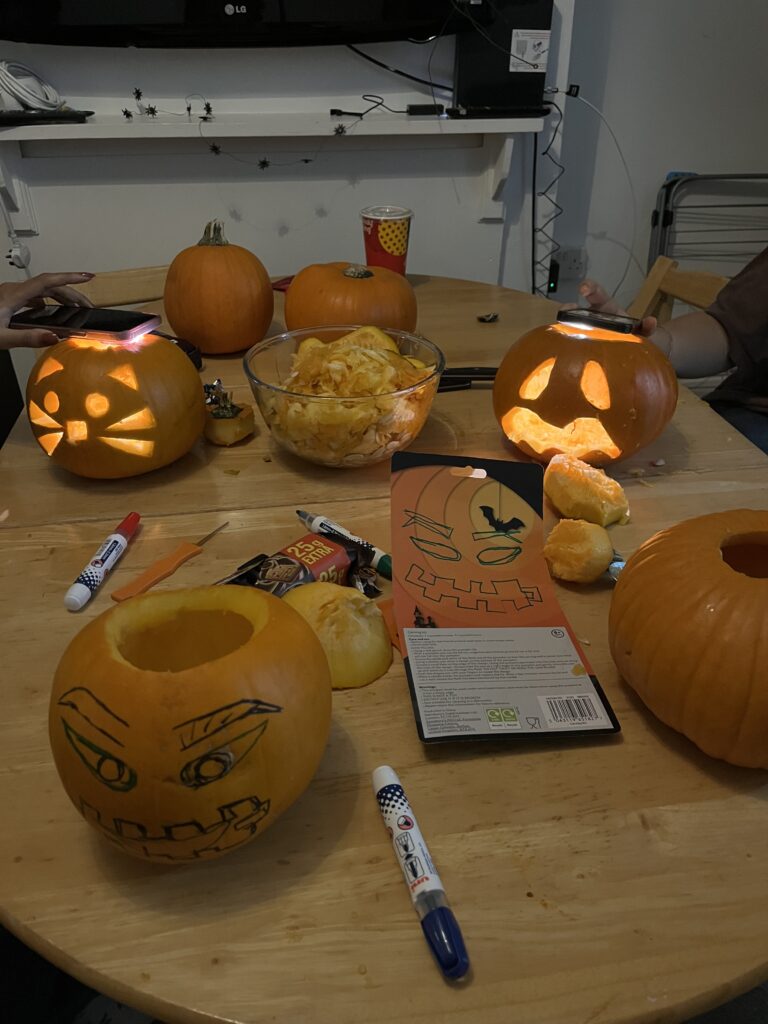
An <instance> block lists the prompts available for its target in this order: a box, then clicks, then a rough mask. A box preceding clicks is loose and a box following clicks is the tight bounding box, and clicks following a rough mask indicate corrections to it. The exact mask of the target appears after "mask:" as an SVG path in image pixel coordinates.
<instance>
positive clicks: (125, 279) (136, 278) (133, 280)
mask: <svg viewBox="0 0 768 1024" xmlns="http://www.w3.org/2000/svg"><path fill="white" fill-rule="evenodd" d="M167 273H168V267H136V268H134V269H132V270H113V271H110V272H108V273H106V274H97V275H96V277H94V279H93V280H92V281H88V282H86V283H85V284H82V285H78V286H77V290H78V291H80V292H82V293H83V295H87V297H88V298H89V299H90V300H91V302H92V303H93V304H94V306H137V305H141V304H143V303H146V302H156V301H157V300H158V299H162V297H163V289H164V288H165V277H166V274H167Z"/></svg>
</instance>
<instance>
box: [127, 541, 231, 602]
mask: <svg viewBox="0 0 768 1024" xmlns="http://www.w3.org/2000/svg"><path fill="white" fill-rule="evenodd" d="M225 526H229V521H227V522H226V523H222V524H221V526H217V527H216V529H215V530H211V532H210V533H206V535H205V536H204V537H201V538H200V540H199V541H197V542H196V543H195V544H192V543H191V542H190V541H188V540H183V541H182V542H181V544H179V546H178V547H177V548H176V549H175V550H174V551H172V552H171V553H170V555H166V556H165V557H164V558H159V559H158V560H157V561H156V562H153V563H152V565H150V566H149V568H148V569H145V570H144V572H143V573H141V575H140V576H137V577H136V578H135V579H134V580H131V582H130V583H126V585H125V586H124V587H118V589H117V590H113V591H112V593H111V595H110V596H111V598H112V600H113V601H125V600H126V598H129V597H135V596H136V595H137V594H143V593H144V591H145V590H149V588H150V587H154V585H155V584H156V583H159V582H160V580H164V579H166V577H168V576H171V575H172V574H173V573H175V572H176V570H177V569H178V568H179V566H180V565H183V564H184V563H185V562H187V561H189V559H190V558H194V557H195V555H199V554H200V552H201V551H202V550H203V544H205V543H206V541H209V540H210V539H211V537H214V536H215V535H216V534H217V533H218V532H219V530H223V529H224V527H225Z"/></svg>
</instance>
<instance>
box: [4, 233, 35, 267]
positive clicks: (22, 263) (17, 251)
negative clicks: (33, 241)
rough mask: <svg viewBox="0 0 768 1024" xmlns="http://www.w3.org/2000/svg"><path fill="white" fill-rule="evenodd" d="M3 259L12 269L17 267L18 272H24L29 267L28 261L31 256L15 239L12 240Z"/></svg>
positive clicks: (24, 246) (22, 244) (21, 243)
mask: <svg viewBox="0 0 768 1024" xmlns="http://www.w3.org/2000/svg"><path fill="white" fill-rule="evenodd" d="M5 258H6V259H7V260H8V262H9V263H10V265H11V266H12V267H18V269H19V270H26V268H27V267H28V266H29V263H30V260H31V259H32V255H31V253H30V251H29V249H28V248H27V246H26V245H24V243H23V242H20V241H19V240H18V238H16V239H14V240H13V242H12V244H11V248H10V249H9V250H8V252H7V253H6V256H5Z"/></svg>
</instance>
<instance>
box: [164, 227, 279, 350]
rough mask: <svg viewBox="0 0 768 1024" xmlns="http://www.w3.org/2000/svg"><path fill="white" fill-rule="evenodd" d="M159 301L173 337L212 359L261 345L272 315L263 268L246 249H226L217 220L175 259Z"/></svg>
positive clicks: (237, 247) (269, 288) (272, 298)
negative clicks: (171, 328) (189, 344)
mask: <svg viewBox="0 0 768 1024" xmlns="http://www.w3.org/2000/svg"><path fill="white" fill-rule="evenodd" d="M164 302H165V315H166V316H167V317H168V322H169V323H170V324H171V326H172V327H173V330H174V332H175V333H176V334H178V335H179V336H180V337H182V338H186V340H187V341H191V342H192V344H193V345H197V347H198V348H199V349H200V351H201V352H203V353H204V354H205V355H211V356H213V355H225V354H227V353H229V352H241V351H243V349H246V348H250V346H251V345H255V344H256V342H257V341H261V339H262V338H263V337H264V335H265V334H266V333H267V329H268V328H269V325H270V324H271V323H272V313H273V311H274V296H273V294H272V284H271V282H270V280H269V275H268V274H267V271H266V270H265V269H264V264H263V263H262V262H261V260H260V259H259V258H258V257H257V256H255V255H254V254H253V253H252V252H250V251H249V250H248V249H244V248H243V247H242V246H240V245H230V244H229V242H228V241H227V239H226V238H225V237H224V231H223V228H222V224H221V221H218V220H214V221H211V222H210V223H209V224H207V225H206V228H205V232H204V234H203V237H202V238H201V239H200V241H199V242H198V243H197V245H192V246H190V247H189V248H188V249H183V250H182V251H181V252H180V253H179V254H178V256H176V257H175V258H174V260H173V262H172V263H171V265H170V267H169V268H168V276H167V278H166V281H165V294H164Z"/></svg>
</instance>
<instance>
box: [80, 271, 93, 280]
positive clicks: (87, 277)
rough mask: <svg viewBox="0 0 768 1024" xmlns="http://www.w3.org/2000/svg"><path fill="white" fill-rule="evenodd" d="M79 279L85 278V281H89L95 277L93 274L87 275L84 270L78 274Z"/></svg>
mask: <svg viewBox="0 0 768 1024" xmlns="http://www.w3.org/2000/svg"><path fill="white" fill-rule="evenodd" d="M80 277H84V278H85V279H86V280H88V281H90V279H91V278H92V277H96V275H95V274H89V273H87V272H86V271H85V270H84V271H82V273H81V274H80Z"/></svg>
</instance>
